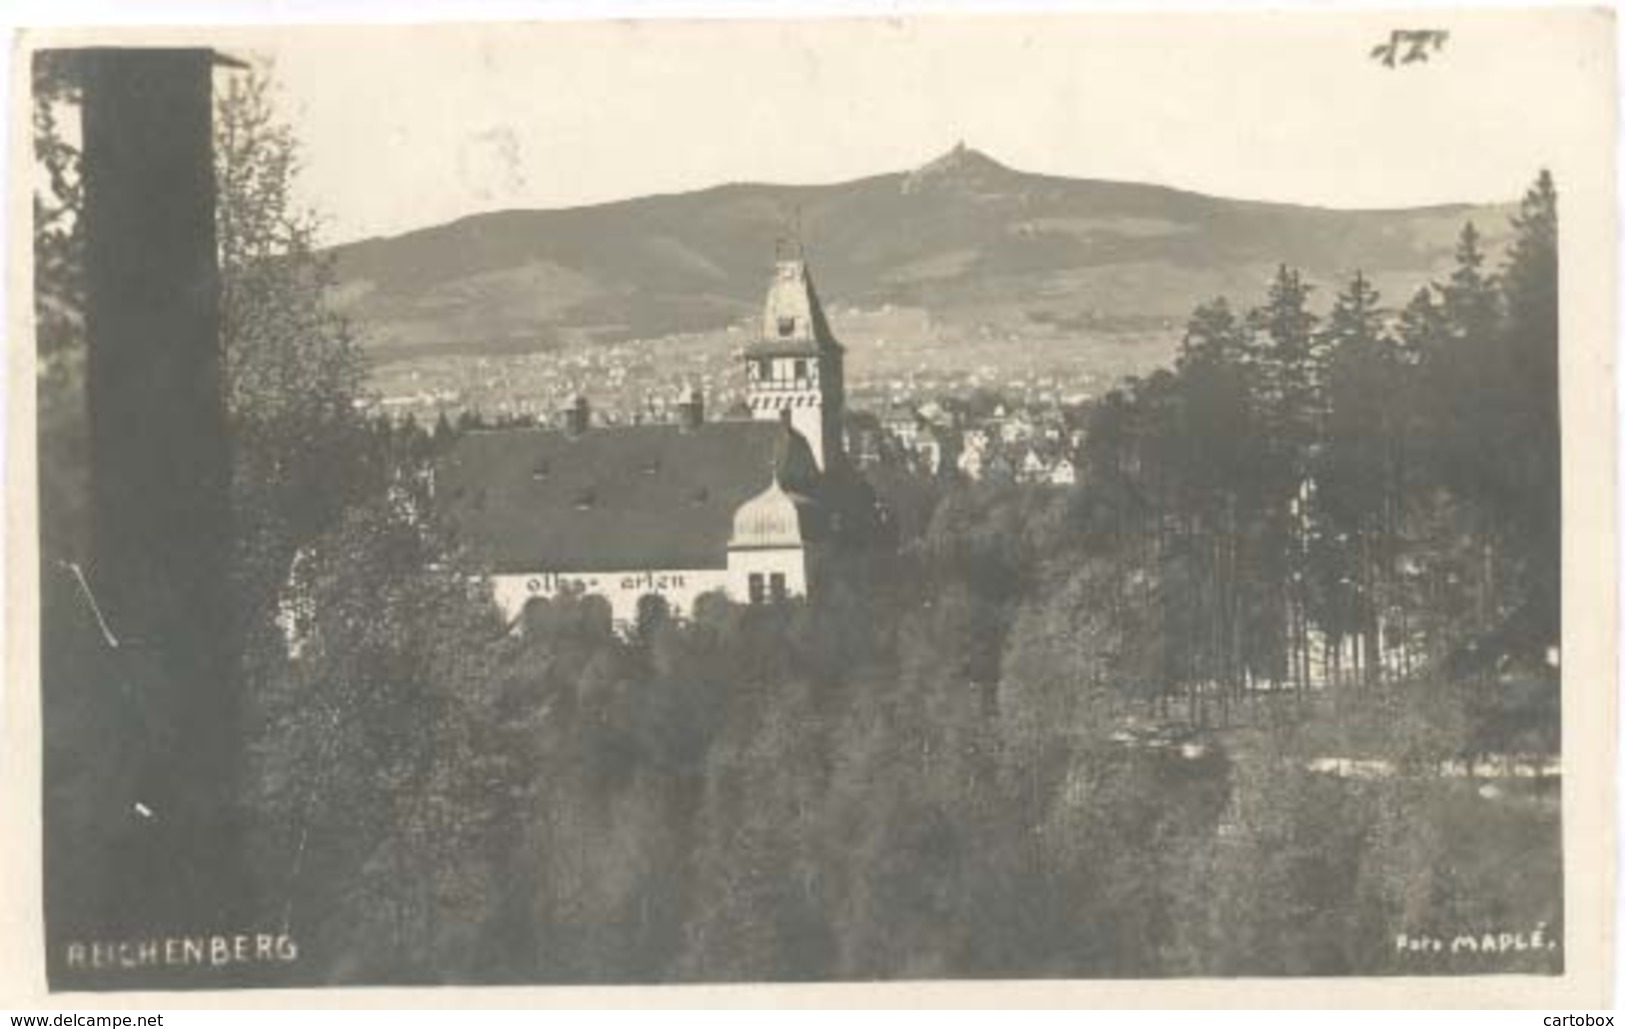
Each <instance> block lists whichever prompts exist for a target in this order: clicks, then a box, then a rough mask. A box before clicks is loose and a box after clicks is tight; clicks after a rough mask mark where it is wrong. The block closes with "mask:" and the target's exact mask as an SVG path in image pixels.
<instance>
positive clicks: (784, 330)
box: [779, 318, 796, 336]
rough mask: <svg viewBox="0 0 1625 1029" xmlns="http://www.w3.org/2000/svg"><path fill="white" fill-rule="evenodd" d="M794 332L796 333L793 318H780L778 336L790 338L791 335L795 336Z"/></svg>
mask: <svg viewBox="0 0 1625 1029" xmlns="http://www.w3.org/2000/svg"><path fill="white" fill-rule="evenodd" d="M795 331H796V320H795V319H794V318H780V319H779V335H780V336H792V335H794V334H795Z"/></svg>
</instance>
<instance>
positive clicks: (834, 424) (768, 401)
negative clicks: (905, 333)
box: [745, 243, 846, 471]
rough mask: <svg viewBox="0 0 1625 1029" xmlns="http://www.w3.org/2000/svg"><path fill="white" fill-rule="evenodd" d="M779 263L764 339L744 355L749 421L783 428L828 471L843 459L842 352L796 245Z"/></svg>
mask: <svg viewBox="0 0 1625 1029" xmlns="http://www.w3.org/2000/svg"><path fill="white" fill-rule="evenodd" d="M776 257H777V261H776V268H775V269H774V274H773V283H772V285H771V286H769V287H768V291H767V303H766V305H765V306H764V308H763V311H762V329H761V334H760V335H759V336H758V337H757V338H756V339H755V340H754V341H753V342H751V344H750V345H749V346H747V347H746V348H745V383H746V388H747V390H748V394H749V404H750V412H751V417H752V418H754V419H756V420H758V421H786V422H788V423H789V424H790V426H791V428H793V429H795V430H796V432H798V433H800V434H801V436H802V437H803V438H804V439H805V440H806V441H807V444H808V446H810V447H811V448H812V452H813V458H814V459H815V460H816V461H817V462H818V468H819V470H820V471H829V470H830V468H831V466H832V465H835V464H839V463H841V461H842V458H843V452H842V449H841V445H842V444H841V414H842V408H843V406H844V404H845V391H846V387H845V376H844V372H843V369H842V362H843V353H842V348H841V344H840V343H839V342H837V341H836V339H835V336H834V334H833V333H831V332H830V329H829V323H828V322H827V321H826V320H825V319H824V309H823V307H822V306H820V305H819V303H818V293H817V292H816V291H815V290H814V289H813V284H812V278H811V277H810V276H809V275H808V274H807V261H806V256H805V254H804V253H803V252H802V249H801V246H800V244H785V243H781V244H780V245H779V247H778V253H777V255H776Z"/></svg>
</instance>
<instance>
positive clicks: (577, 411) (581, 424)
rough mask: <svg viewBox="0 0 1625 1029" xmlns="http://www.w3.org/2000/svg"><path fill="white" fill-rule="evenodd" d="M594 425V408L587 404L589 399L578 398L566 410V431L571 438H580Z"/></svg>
mask: <svg viewBox="0 0 1625 1029" xmlns="http://www.w3.org/2000/svg"><path fill="white" fill-rule="evenodd" d="M591 424H592V408H591V407H590V406H589V405H588V404H587V398H586V397H584V396H577V397H576V398H575V399H574V400H572V401H571V402H570V406H569V407H567V408H565V409H564V431H565V432H566V433H568V434H569V435H571V436H579V435H581V434H582V433H584V432H586V431H587V427H588V426H589V425H591Z"/></svg>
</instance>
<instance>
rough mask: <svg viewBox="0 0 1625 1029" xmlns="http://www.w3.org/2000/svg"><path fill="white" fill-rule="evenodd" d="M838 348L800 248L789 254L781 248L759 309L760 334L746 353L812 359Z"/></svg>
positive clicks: (838, 344) (760, 355)
mask: <svg viewBox="0 0 1625 1029" xmlns="http://www.w3.org/2000/svg"><path fill="white" fill-rule="evenodd" d="M840 346H841V345H840V343H839V342H837V341H836V339H835V334H834V333H832V332H830V330H829V322H828V321H826V320H825V318H824V308H823V306H822V305H821V304H820V303H819V302H818V291H817V290H816V289H814V288H813V282H812V276H811V275H810V274H808V271H807V261H806V258H805V257H804V256H803V255H802V253H801V252H800V248H799V247H798V248H796V249H795V250H794V251H793V252H790V253H786V252H785V251H784V249H783V248H781V250H780V253H779V257H778V262H777V265H776V267H775V268H774V272H773V282H772V283H771V284H770V285H769V286H768V288H767V303H766V304H765V305H764V306H763V308H762V328H761V333H760V335H759V336H758V337H757V339H756V341H755V342H753V343H752V344H751V345H750V346H749V347H748V348H747V353H748V354H749V355H750V356H753V357H777V356H807V357H814V356H817V355H818V354H820V353H823V352H826V351H830V350H839V349H840Z"/></svg>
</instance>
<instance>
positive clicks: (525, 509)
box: [435, 421, 817, 572]
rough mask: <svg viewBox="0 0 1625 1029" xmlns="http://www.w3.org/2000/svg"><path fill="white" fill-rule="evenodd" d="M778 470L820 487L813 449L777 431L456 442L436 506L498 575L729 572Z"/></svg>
mask: <svg viewBox="0 0 1625 1029" xmlns="http://www.w3.org/2000/svg"><path fill="white" fill-rule="evenodd" d="M775 468H777V469H778V471H779V476H780V481H781V482H783V483H784V485H785V486H786V488H790V489H803V490H808V489H812V488H813V487H814V486H815V485H816V481H815V480H816V477H817V466H816V464H815V463H814V462H813V458H812V452H811V450H810V448H809V447H808V446H807V442H806V440H804V439H802V438H801V436H800V435H798V434H796V433H795V432H794V431H792V430H790V429H789V428H788V427H786V426H784V425H782V424H779V423H775V422H754V421H717V422H706V423H703V424H701V425H699V426H697V427H695V428H692V429H683V428H680V427H678V426H675V425H633V426H622V427H615V428H597V427H595V428H590V429H588V430H586V431H585V432H583V433H581V434H579V435H575V436H572V435H569V434H567V433H565V432H562V431H559V430H556V429H501V430H495V431H485V432H471V433H468V434H467V435H465V436H463V437H462V438H461V439H459V440H458V441H457V442H456V444H455V445H454V446H453V447H452V448H451V449H450V451H449V452H448V453H447V454H446V455H445V456H444V457H443V458H442V459H441V461H440V462H439V464H438V466H437V469H436V475H435V497H436V501H437V503H438V505H439V506H440V508H441V510H442V511H443V512H444V513H445V514H446V516H447V517H448V519H449V521H450V523H451V525H452V527H453V530H454V531H455V532H456V534H457V537H458V539H459V540H460V541H462V542H464V543H466V544H467V545H468V546H469V547H470V549H471V551H472V554H473V556H474V557H475V558H476V559H479V560H482V561H484V562H485V563H486V564H487V565H488V566H489V568H490V569H491V570H492V571H495V572H530V571H558V572H569V571H620V570H634V569H637V570H642V569H655V568H721V567H724V566H726V565H727V562H728V539H729V536H730V534H731V533H732V530H733V516H734V512H735V510H736V509H737V508H738V507H739V506H740V505H741V504H743V503H744V502H745V501H746V500H749V499H750V498H751V497H753V496H755V495H756V494H758V493H760V492H762V491H763V490H765V489H767V488H768V486H769V485H771V484H772V482H773V474H774V470H775Z"/></svg>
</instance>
